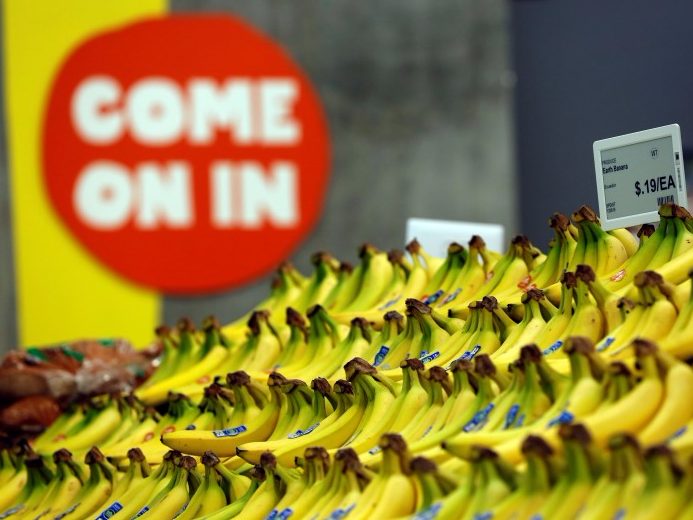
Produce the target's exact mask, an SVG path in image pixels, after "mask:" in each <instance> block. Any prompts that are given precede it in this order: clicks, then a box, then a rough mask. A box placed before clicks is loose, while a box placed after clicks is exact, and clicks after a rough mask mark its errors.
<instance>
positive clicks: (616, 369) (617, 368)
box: [609, 361, 633, 377]
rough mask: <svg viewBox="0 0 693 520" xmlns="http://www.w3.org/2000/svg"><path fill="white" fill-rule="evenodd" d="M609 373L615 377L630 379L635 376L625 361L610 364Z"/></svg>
mask: <svg viewBox="0 0 693 520" xmlns="http://www.w3.org/2000/svg"><path fill="white" fill-rule="evenodd" d="M609 373H610V374H612V375H614V376H626V377H630V376H632V375H633V372H632V371H631V370H630V368H628V365H626V364H625V363H624V362H623V361H612V362H611V363H609Z"/></svg>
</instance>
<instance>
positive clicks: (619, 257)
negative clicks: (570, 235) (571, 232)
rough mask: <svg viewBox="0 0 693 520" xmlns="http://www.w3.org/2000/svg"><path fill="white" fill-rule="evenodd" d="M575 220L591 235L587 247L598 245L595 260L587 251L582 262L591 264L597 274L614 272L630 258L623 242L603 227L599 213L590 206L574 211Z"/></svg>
mask: <svg viewBox="0 0 693 520" xmlns="http://www.w3.org/2000/svg"><path fill="white" fill-rule="evenodd" d="M573 220H574V221H575V222H576V223H577V225H578V227H579V228H580V231H581V232H582V231H585V233H587V234H590V235H591V239H592V243H591V244H589V242H588V246H587V249H589V248H590V247H592V248H595V247H596V258H594V261H590V259H589V258H590V257H588V256H587V252H586V256H585V260H584V262H582V263H585V264H587V265H589V266H591V267H592V268H593V269H594V271H595V273H596V275H597V276H599V277H601V276H603V275H606V274H608V273H611V272H613V271H614V270H616V269H618V268H619V267H621V265H623V264H624V263H625V261H626V260H628V257H629V255H628V251H627V250H626V247H625V246H624V244H623V242H622V241H621V240H619V238H618V237H616V236H614V235H612V234H609V233H607V232H605V231H604V230H603V229H602V228H601V225H600V224H599V218H598V217H597V214H596V213H595V212H594V211H593V210H592V209H591V208H590V207H589V206H582V207H581V208H580V209H579V210H578V211H576V212H575V213H573ZM624 231H625V230H624ZM626 232H627V231H626ZM629 248H630V249H631V250H632V249H634V244H632V243H631V245H630V247H629ZM587 249H586V251H587ZM576 268H577V266H576Z"/></svg>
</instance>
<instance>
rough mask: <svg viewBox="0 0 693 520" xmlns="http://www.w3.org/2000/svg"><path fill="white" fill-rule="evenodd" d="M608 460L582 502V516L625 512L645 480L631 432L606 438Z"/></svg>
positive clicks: (603, 516) (641, 461)
mask: <svg viewBox="0 0 693 520" xmlns="http://www.w3.org/2000/svg"><path fill="white" fill-rule="evenodd" d="M609 451H610V456H609V462H608V467H607V468H606V470H605V472H604V473H603V475H602V477H601V478H600V480H599V481H597V483H596V484H595V486H594V489H593V491H592V493H591V494H590V496H589V497H588V498H587V500H586V502H585V506H584V508H583V509H582V510H581V512H580V515H581V517H583V518H618V516H619V515H620V516H623V515H624V514H626V515H627V514H628V513H627V508H628V507H629V506H630V505H631V504H632V503H633V502H635V500H636V499H637V496H638V495H639V494H640V492H641V491H642V488H643V486H644V485H645V482H646V477H645V473H644V467H643V460H642V455H641V452H640V446H639V445H638V442H637V440H635V438H634V437H633V436H631V435H627V434H623V435H615V436H613V437H611V438H610V439H609Z"/></svg>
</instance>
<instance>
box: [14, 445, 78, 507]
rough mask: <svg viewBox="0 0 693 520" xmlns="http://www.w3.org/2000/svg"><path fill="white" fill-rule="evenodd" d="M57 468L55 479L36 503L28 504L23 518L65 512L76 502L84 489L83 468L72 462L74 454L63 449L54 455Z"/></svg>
mask: <svg viewBox="0 0 693 520" xmlns="http://www.w3.org/2000/svg"><path fill="white" fill-rule="evenodd" d="M53 462H54V464H55V467H56V471H55V478H54V479H53V480H52V481H51V483H50V484H49V486H48V488H47V489H46V490H45V492H44V493H43V495H42V496H40V497H37V498H38V500H37V501H36V502H33V503H32V502H29V501H27V503H26V509H24V510H23V511H22V512H21V517H24V518H25V517H30V518H41V517H43V516H47V515H50V514H53V515H56V514H58V513H61V512H62V511H64V510H65V509H66V508H67V507H68V506H70V504H71V503H72V502H73V501H74V499H75V497H76V496H77V494H78V493H79V491H80V490H81V489H82V486H83V484H84V480H85V479H84V475H83V474H82V470H81V468H80V467H79V466H78V465H77V464H75V462H74V461H73V460H72V454H71V453H70V452H69V451H68V450H66V449H64V448H61V449H59V450H57V451H56V452H55V453H53Z"/></svg>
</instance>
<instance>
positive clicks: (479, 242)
mask: <svg viewBox="0 0 693 520" xmlns="http://www.w3.org/2000/svg"><path fill="white" fill-rule="evenodd" d="M467 245H468V246H469V248H470V249H472V248H474V249H479V250H481V249H484V248H485V247H486V242H484V239H483V238H481V237H480V236H479V235H472V238H470V239H469V243H468V244H467Z"/></svg>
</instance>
